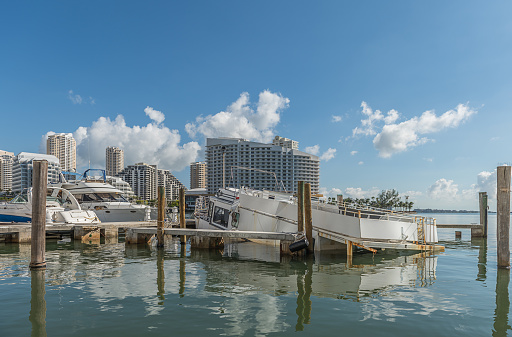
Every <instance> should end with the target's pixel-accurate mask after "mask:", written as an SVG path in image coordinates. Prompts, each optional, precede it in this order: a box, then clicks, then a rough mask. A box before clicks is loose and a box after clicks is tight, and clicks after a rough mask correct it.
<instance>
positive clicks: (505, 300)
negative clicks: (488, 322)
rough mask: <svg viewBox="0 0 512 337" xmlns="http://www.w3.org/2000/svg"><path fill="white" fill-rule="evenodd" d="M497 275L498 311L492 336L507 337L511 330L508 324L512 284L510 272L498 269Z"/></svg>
mask: <svg viewBox="0 0 512 337" xmlns="http://www.w3.org/2000/svg"><path fill="white" fill-rule="evenodd" d="M497 272H498V274H497V275H496V310H495V311H494V325H493V330H492V335H493V336H496V337H501V336H507V332H508V331H509V330H511V327H510V325H509V323H508V313H509V310H510V299H509V297H508V296H509V293H508V285H509V283H510V270H508V269H501V268H498V270H497Z"/></svg>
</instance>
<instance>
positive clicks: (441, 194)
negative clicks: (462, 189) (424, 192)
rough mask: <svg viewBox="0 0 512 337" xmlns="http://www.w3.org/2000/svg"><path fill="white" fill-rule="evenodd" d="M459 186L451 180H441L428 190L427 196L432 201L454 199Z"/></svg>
mask: <svg viewBox="0 0 512 337" xmlns="http://www.w3.org/2000/svg"><path fill="white" fill-rule="evenodd" d="M458 192H459V186H458V185H457V184H455V183H454V182H453V180H447V179H445V178H441V179H439V180H437V181H436V182H435V183H434V184H433V185H432V186H430V187H429V189H428V196H429V197H431V198H433V199H455V198H456V197H457V193H458Z"/></svg>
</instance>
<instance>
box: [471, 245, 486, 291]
mask: <svg viewBox="0 0 512 337" xmlns="http://www.w3.org/2000/svg"><path fill="white" fill-rule="evenodd" d="M471 246H475V247H478V274H477V276H476V280H477V281H482V282H483V281H485V280H486V278H487V238H471Z"/></svg>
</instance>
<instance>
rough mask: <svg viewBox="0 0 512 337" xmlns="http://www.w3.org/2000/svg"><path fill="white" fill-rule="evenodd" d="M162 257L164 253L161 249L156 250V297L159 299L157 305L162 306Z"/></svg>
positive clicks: (163, 290)
mask: <svg viewBox="0 0 512 337" xmlns="http://www.w3.org/2000/svg"><path fill="white" fill-rule="evenodd" d="M164 255H165V252H164V250H163V249H157V256H156V268H157V278H156V284H157V288H158V292H157V296H158V298H159V299H160V301H159V302H158V304H159V305H163V304H164V300H165V296H164V294H165V272H164Z"/></svg>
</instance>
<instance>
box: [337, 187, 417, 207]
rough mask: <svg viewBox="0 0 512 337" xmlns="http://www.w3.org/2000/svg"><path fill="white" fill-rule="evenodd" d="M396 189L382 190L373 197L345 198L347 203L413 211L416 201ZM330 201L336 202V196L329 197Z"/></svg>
mask: <svg viewBox="0 0 512 337" xmlns="http://www.w3.org/2000/svg"><path fill="white" fill-rule="evenodd" d="M403 198H404V199H402V197H401V196H400V195H399V193H398V191H396V190H395V189H391V190H382V191H381V192H380V193H379V194H378V195H377V196H375V197H371V198H344V199H343V201H344V202H345V203H347V204H356V205H359V206H370V207H375V208H384V209H389V210H398V211H409V212H410V211H411V209H412V207H413V205H414V202H412V201H409V196H408V195H405V196H404V197H403ZM328 203H330V204H335V203H336V198H331V197H329V198H328Z"/></svg>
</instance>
